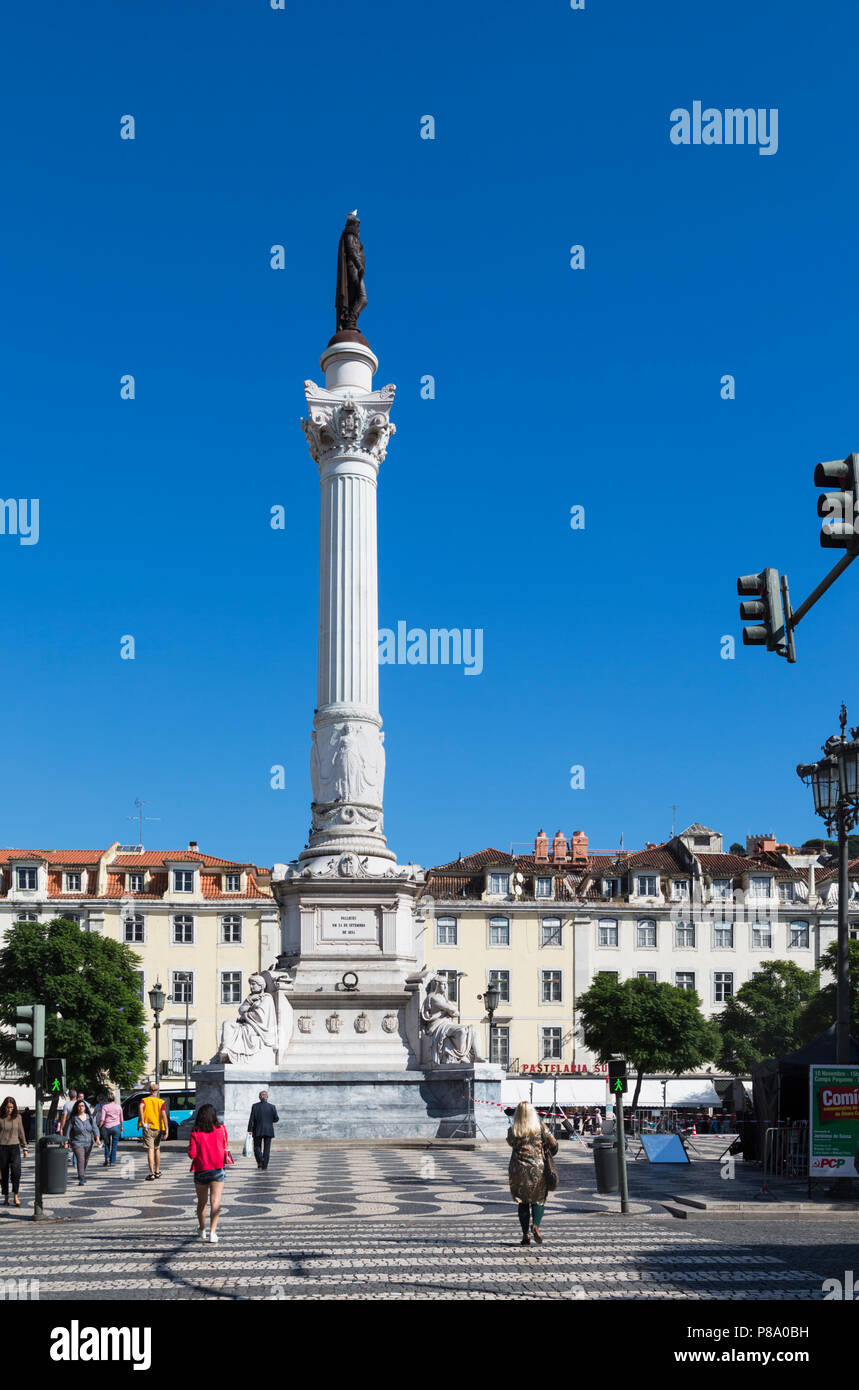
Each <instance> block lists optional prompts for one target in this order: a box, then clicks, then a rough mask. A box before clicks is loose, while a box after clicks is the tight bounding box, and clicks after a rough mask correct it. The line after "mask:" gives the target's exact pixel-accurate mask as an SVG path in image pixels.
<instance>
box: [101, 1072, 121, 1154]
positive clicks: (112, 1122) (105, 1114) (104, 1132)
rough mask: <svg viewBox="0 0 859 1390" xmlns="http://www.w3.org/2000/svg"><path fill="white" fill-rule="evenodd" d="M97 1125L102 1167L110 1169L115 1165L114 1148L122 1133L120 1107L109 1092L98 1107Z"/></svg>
mask: <svg viewBox="0 0 859 1390" xmlns="http://www.w3.org/2000/svg"><path fill="white" fill-rule="evenodd" d="M98 1123H99V1126H100V1127H101V1137H102V1139H103V1140H104V1166H105V1168H107V1167H108V1165H109V1166H110V1167H111V1168H112V1167H113V1166H114V1165H115V1163H116V1146H117V1144H118V1143H119V1136H120V1134H121V1133H122V1106H121V1105H117V1103H116V1101H115V1100H114V1098H113V1094H112V1092H110V1091H109V1092H108V1094H107V1096H106V1098H105V1100H104V1101H103V1102H102V1104H101V1106H100V1107H99V1117H98Z"/></svg>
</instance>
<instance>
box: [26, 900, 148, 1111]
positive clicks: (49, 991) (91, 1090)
mask: <svg viewBox="0 0 859 1390" xmlns="http://www.w3.org/2000/svg"><path fill="white" fill-rule="evenodd" d="M139 963H140V961H139V957H138V956H136V955H135V954H134V953H133V951H130V950H129V948H128V947H127V946H124V945H122V944H121V943H120V942H118V941H112V940H111V939H110V938H109V937H106V936H99V935H97V934H96V933H94V932H84V931H81V929H80V927H79V926H78V924H77V923H76V922H66V921H64V920H63V919H62V918H55V919H54V920H53V921H52V922H16V924H15V925H14V926H13V927H12V929H11V931H10V932H9V933H8V935H7V937H6V941H5V943H4V946H3V948H2V950H0V1021H2V1022H3V1023H6V1024H10V1025H14V1022H15V1008H16V1006H17V1005H18V1004H32V1003H42V1004H44V1005H45V1034H46V1041H45V1049H46V1051H47V1053H48V1055H49V1056H51V1057H65V1058H66V1072H67V1077H68V1083H69V1085H70V1086H78V1087H80V1089H81V1090H83V1091H86V1092H87V1094H88V1095H93V1094H95V1093H96V1092H98V1091H99V1090H101V1089H103V1088H104V1086H105V1085H106V1084H107V1083H108V1082H111V1083H113V1085H115V1086H122V1087H128V1088H130V1087H131V1086H133V1085H135V1084H136V1082H137V1079H138V1077H139V1076H140V1073H141V1072H142V1070H143V1068H144V1066H145V1063H146V1039H145V1034H144V1028H143V1024H144V1015H143V1004H142V1002H141V1000H140V995H139V993H138V991H139V977H138V975H137V974H136V969H137V966H138V965H139ZM58 1015H59V1017H58ZM0 1057H2V1059H3V1061H4V1062H6V1063H7V1064H12V1065H16V1066H18V1067H19V1068H20V1069H21V1070H22V1071H27V1075H28V1078H29V1080H30V1081H32V1080H33V1079H34V1077H33V1068H32V1066H30V1067H29V1070H27V1064H28V1059H27V1058H26V1057H24V1056H21V1055H20V1054H18V1053H16V1051H15V1034H14V1031H13V1032H12V1033H11V1035H10V1034H9V1033H5V1032H2V1033H0Z"/></svg>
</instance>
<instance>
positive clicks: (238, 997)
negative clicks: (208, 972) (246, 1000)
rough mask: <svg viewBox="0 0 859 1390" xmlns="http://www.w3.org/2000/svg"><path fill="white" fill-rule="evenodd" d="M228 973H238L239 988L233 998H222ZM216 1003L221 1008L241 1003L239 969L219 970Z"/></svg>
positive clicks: (240, 974)
mask: <svg viewBox="0 0 859 1390" xmlns="http://www.w3.org/2000/svg"><path fill="white" fill-rule="evenodd" d="M228 975H238V978H239V988H238V993H237V995H236V998H235V999H225V998H224V985H225V982H226V978H227V976H228ZM218 978H219V988H218V1003H219V1004H220V1005H221V1006H222V1008H227V1007H229V1006H230V1005H231V1004H241V1002H242V972H241V970H221V971H219V977H218Z"/></svg>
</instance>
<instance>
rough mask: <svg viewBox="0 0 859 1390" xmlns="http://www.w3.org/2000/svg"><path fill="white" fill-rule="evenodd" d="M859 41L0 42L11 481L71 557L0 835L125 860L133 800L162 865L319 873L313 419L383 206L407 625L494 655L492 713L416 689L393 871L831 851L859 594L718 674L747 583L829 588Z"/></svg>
mask: <svg viewBox="0 0 859 1390" xmlns="http://www.w3.org/2000/svg"><path fill="white" fill-rule="evenodd" d="M750 9H751V10H753V13H750V12H749V11H750ZM857 32H859V23H858V22H857V16H856V13H855V7H853V6H850V5H848V4H847V3H841V4H831V5H829V6H827V7H826V8H825V10H824V11H823V12H821V11H820V10H819V9H818V10H815V9H813V8H811V7H809V6H808V5H807V4H802V5H800V4H798V3H795V0H789V2H788V3H785V0H779V3H776V2H775V0H758V3H756V4H755V5H754V6H753V7H749V6H748V4H747V3H741V0H727V2H726V3H723V4H721V5H720V6H718V7H717V8H715V7H712V6H678V5H676V4H672V5H668V4H664V3H653V4H641V3H632V0H586V8H585V10H583V11H571V10H570V8H569V5H568V4H567V3H566V0H552V3H548V0H537V3H534V4H532V5H527V6H526V5H522V4H513V3H510V0H500V3H493V4H491V5H490V4H478V5H474V6H471V7H468V6H462V5H460V4H453V3H449V0H437V3H434V4H433V5H432V6H413V5H409V6H406V5H403V4H402V0H399V3H395V0H390V3H373V4H367V5H361V6H353V5H346V4H345V3H343V0H336V3H335V0H315V3H314V4H313V5H309V4H306V3H298V2H297V0H287V7H286V10H285V11H273V10H272V9H271V8H270V4H269V0H207V3H206V4H202V3H190V0H169V3H168V0H148V3H147V4H145V5H144V4H142V3H140V0H132V3H128V4H123V5H121V6H117V5H115V4H109V3H106V2H102V3H98V2H97V3H91V4H89V5H87V6H85V7H79V6H76V7H68V6H63V5H60V4H58V3H56V2H55V0H50V3H48V4H46V5H42V6H39V7H37V8H35V9H32V11H31V12H30V13H26V12H25V11H24V10H23V9H19V10H18V12H17V13H16V14H15V15H10V16H8V17H7V19H6V22H5V40H6V41H5V50H6V52H5V62H4V80H3V83H2V94H0V103H2V106H1V107H0V109H2V115H3V125H4V130H5V132H6V136H5V139H4V163H5V168H4V170H3V181H4V191H5V194H6V207H7V211H6V216H5V217H4V223H3V232H2V237H3V240H4V242H5V247H4V250H5V255H4V256H3V258H2V263H3V264H2V270H0V277H2V283H0V292H2V299H3V303H4V308H5V313H4V320H5V332H4V334H3V338H2V348H0V351H2V357H3V361H2V379H3V386H4V397H5V400H4V410H3V415H4V431H3V432H4V436H5V438H4V445H5V447H4V450H3V461H4V466H3V485H2V489H0V492H2V496H3V497H4V498H9V497H24V498H38V499H39V502H40V534H39V541H38V544H37V545H32V546H22V545H20V544H19V542H18V539H17V538H16V537H14V536H10V535H2V536H0V577H1V578H2V585H3V592H4V594H5V618H6V622H5V643H4V651H5V656H6V661H5V680H4V682H3V691H4V703H5V719H4V726H5V731H6V737H5V748H4V754H5V756H4V771H5V796H4V797H3V805H2V815H0V842H2V843H4V844H13V845H56V846H72V845H79V846H85V847H91V846H92V847H94V846H100V845H104V844H107V843H109V842H110V841H111V840H113V839H122V840H126V839H128V840H129V842H130V841H132V840H133V839H134V838H135V832H134V827H133V826H132V825H130V824H129V823H128V822H127V821H126V820H125V817H126V816H127V815H131V814H133V812H134V806H133V801H134V798H135V797H138V796H139V797H143V798H146V799H148V800H149V801H150V803H151V804H150V805H149V806H147V808H146V810H147V812H149V813H150V814H152V815H157V816H159V817H160V823H153V824H152V825H150V826H149V827H147V830H146V834H145V842H146V844H147V846H149V847H152V848H154V847H157V846H161V845H163V846H171V847H172V846H177V845H182V844H184V843H186V842H187V840H188V839H190V838H195V839H197V840H198V841H199V843H200V845H201V847H202V848H204V849H206V850H208V851H210V852H213V853H215V854H220V855H224V856H227V857H231V858H236V859H253V860H256V861H257V862H259V863H271V862H273V861H277V860H287V859H290V858H292V857H293V856H294V855H295V854H296V853H297V852H298V851H299V850H300V849H301V848H302V846H303V844H304V840H305V835H306V830H307V826H308V824H309V801H310V786H309V774H308V755H309V746H310V723H311V717H312V711H313V706H314V703H315V662H316V653H315V642H316V602H317V568H316V567H317V546H318V500H319V499H318V478H317V475H316V469H315V466H314V465H313V463H312V461H311V460H310V457H309V455H308V453H307V450H306V446H305V441H304V438H303V435H302V433H301V430H300V428H299V423H298V422H299V419H300V417H301V414H302V413H303V408H304V400H303V393H302V383H303V381H304V379H305V378H306V377H313V378H314V379H316V380H317V381H318V380H320V379H321V376H320V371H319V366H318V358H319V354H320V352H321V351H322V349H323V347H324V346H325V343H326V342H327V340H328V338H329V336H330V335H331V333H332V332H333V328H334V324H333V307H332V301H333V293H334V270H335V259H336V248H337V238H338V236H339V233H340V229H341V226H342V222H343V215H344V213H345V212H346V211H348V210H349V209H350V208H352V207H355V206H357V207H358V209H359V212H360V215H361V219H362V236H363V240H364V246H365V251H366V256H367V277H366V280H367V291H368V296H369V305H368V308H367V309H366V310H365V312H364V314H363V316H362V320H361V327H362V329H363V331H364V332H365V333H366V334H367V336H368V337H369V339H370V341H371V343H372V345H373V347H374V349H375V351H376V353H377V355H378V357H379V359H380V364H381V365H380V370H379V374H378V376H377V378H376V384H377V385H382V384H384V383H385V382H387V381H394V382H396V383H397V386H398V399H397V402H396V404H395V407H394V413H393V418H394V419H395V421H396V424H397V430H398V433H397V436H396V438H395V439H394V440H393V442H392V444H391V447H390V449H389V453H388V457H387V460H386V461H385V463H384V464H383V467H382V471H381V475H380V492H379V517H380V623H381V624H382V625H383V626H390V627H395V626H396V623H397V622H398V621H400V620H405V621H407V622H408V624H409V626H414V627H424V628H430V627H433V626H437V627H459V628H482V629H483V631H484V649H485V654H484V671H483V674H482V675H481V676H479V677H467V676H465V675H464V673H463V671H462V670H461V669H457V668H451V667H448V668H443V667H429V666H427V667H420V666H414V667H413V666H385V667H383V668H382V672H381V675H382V687H381V688H382V713H383V717H384V721H385V727H386V731H387V733H386V743H387V750H388V777H387V786H386V829H387V833H388V839H389V843H390V844H391V845H392V847H393V848H394V849H395V850H396V851H397V853H398V854H399V856H400V858H401V859H402V860H407V859H411V860H414V861H417V862H422V863H424V864H433V863H439V862H444V861H445V860H447V859H450V858H453V857H454V856H455V855H456V854H457V853H458V852H459V851H460V850H461V851H462V852H464V853H465V852H468V851H469V850H473V849H477V848H481V847H483V846H485V845H488V844H494V845H496V846H498V847H500V848H508V847H509V845H510V843H511V841H516V842H519V841H527V840H529V839H532V838H533V835H534V834H535V832H536V831H537V830H538V829H539V828H540V827H541V826H542V827H544V828H545V829H546V830H547V831H549V832H550V833H551V832H553V831H555V830H556V829H557V828H559V827H561V828H563V829H564V830H565V831H566V832H567V833H569V832H571V831H572V830H573V829H583V830H585V831H587V833H588V835H589V836H590V841H591V844H592V846H594V847H595V848H603V849H611V848H613V847H614V846H616V845H617V842H618V837H619V835H620V833H621V832H623V835H624V843H625V845H626V846H627V847H632V846H634V845H636V844H639V843H643V842H644V841H645V840H648V839H649V840H661V839H663V838H665V837H666V836H667V835H668V834H669V833H670V829H671V814H672V813H671V807H672V804H676V805H677V820H678V827H682V826H684V825H686V824H687V823H688V822H690V821H692V820H701V821H703V822H705V823H707V824H709V825H712V826H714V827H716V828H717V829H720V830H721V831H722V832H723V833H724V834H725V836H726V845H727V843H728V842H730V841H731V840H733V839H737V838H739V839H742V838H744V836H745V834H746V833H747V832H751V831H758V830H764V829H773V830H775V832H776V834H777V835H778V836H779V837H783V838H788V839H792V840H794V841H796V842H798V841H800V840H801V839H803V838H805V837H806V836H809V835H812V834H818V833H820V827H819V822H817V821H815V818H814V816H813V815H812V814H811V811H810V797H809V793H808V792H807V791H806V790H805V789H804V788H803V787H802V786H801V785H800V783H799V781H798V780H797V778H796V776H795V772H794V767H795V764H796V763H797V762H798V761H801V760H805V759H808V758H811V757H813V756H815V754H816V752H817V750H818V747H819V745H820V743H821V742H822V741H823V739H824V738H825V737H826V736H827V735H828V734H829V733H830V732H833V731H834V730H835V727H836V716H837V710H838V706H839V703H840V701H841V700H842V699H845V700H846V701H847V703H848V706H850V705H851V702H852V710H851V713H852V717H853V719H854V720H857V721H859V690H857V688H856V687H857V681H856V664H857V663H856V624H855V618H854V614H855V611H856V583H857V576H856V574H855V573H854V571H852V570H851V571H850V572H848V574H846V575H845V576H844V577H843V578H842V579H841V580H840V581H839V582H838V584H837V585H836V587H835V588H834V589H833V590H832V591H831V592H830V594H828V595H827V596H826V597H825V598H824V599H823V600H822V602H821V603H820V605H819V606H818V607H817V608H815V609H814V610H813V611H812V613H811V614H810V615H809V616H808V617H807V618H806V620H805V621H804V622H803V624H802V625H801V626H800V628H799V630H798V633H797V643H798V652H799V661H798V663H797V664H796V665H795V666H790V667H789V666H788V665H787V664H786V663H785V662H784V661H781V660H779V659H778V658H777V657H776V656H774V655H770V654H767V653H764V652H763V651H761V650H753V649H744V648H742V646H739V645H738V650H737V655H736V660H734V661H724V660H722V659H721V657H720V639H721V637H722V635H723V634H727V633H732V634H734V635H735V636H736V637H737V640H738V643H739V630H740V624H739V618H738V607H737V604H738V600H737V597H736V593H735V581H736V577H737V575H738V574H740V573H747V572H750V571H755V570H759V569H761V568H763V566H764V565H766V564H771V565H774V566H776V567H778V568H781V569H782V570H787V573H788V575H789V578H790V583H791V594H792V597H793V599H794V603H795V605H796V604H798V602H799V600H800V599H801V598H803V597H804V596H805V594H806V593H807V592H808V591H809V590H810V588H811V587H813V585H814V584H815V583H816V582H817V580H818V579H819V578H820V577H821V576H822V575H823V574H824V572H825V571H826V570H827V569H828V568H829V567H830V565H831V564H832V563H834V562H835V560H837V558H838V553H836V552H826V551H823V550H821V548H820V547H819V544H818V541H817V533H818V528H819V524H820V523H819V521H818V518H817V516H816V501H815V499H816V496H817V492H816V490H815V488H814V486H813V483H812V473H813V469H814V465H815V463H816V462H817V461H818V460H820V459H829V458H836V457H841V456H843V455H844V454H845V453H846V452H847V451H848V450H850V449H851V448H857V447H859V436H857V421H856V417H855V404H856V401H855V398H856V375H857V360H856V345H855V333H853V332H852V331H851V330H852V329H853V325H854V323H855V319H856V310H857V281H856V273H855V249H854V248H855V227H856V225H857V213H858V212H859V209H857V181H856V177H855V168H856V157H855V151H856V143H857V124H859V117H857V113H856V105H855V95H854V92H853V90H852V87H851V83H850V81H849V80H848V76H847V75H849V73H850V72H851V71H852V69H853V66H854V65H855V56H856V40H857ZM695 100H702V101H703V103H704V105H705V106H713V107H716V108H719V109H724V108H727V107H735V106H740V107H748V106H753V107H755V108H758V107H760V108H777V109H778V112H779V147H778V151H777V153H776V154H775V155H772V156H769V157H764V156H761V155H760V154H759V153H758V151H757V149H755V148H749V147H742V148H741V147H736V146H735V147H733V148H729V147H726V146H712V147H704V146H697V147H696V146H692V147H678V146H675V145H673V144H672V143H671V142H670V140H669V129H670V119H669V117H670V113H671V111H672V110H673V109H675V108H678V107H686V108H691V106H692V103H693V101H695ZM128 113H130V114H133V115H134V117H135V121H136V138H135V140H134V141H133V142H132V141H123V140H120V138H119V134H120V118H121V116H123V115H125V114H128ZM426 114H431V115H433V116H434V118H435V121H436V138H435V140H433V141H428V140H422V139H420V138H419V123H420V118H421V117H422V116H424V115H426ZM276 243H282V244H283V245H285V247H286V257H287V269H286V270H285V271H283V272H276V271H273V270H271V269H270V267H269V248H270V247H271V246H272V245H273V244H276ZM573 244H582V245H584V247H585V252H586V269H585V270H584V271H573V270H571V269H570V266H569V259H570V257H569V248H570V246H571V245H573ZM126 372H131V373H133V374H134V376H135V379H136V392H137V394H136V399H135V400H134V401H133V402H126V401H121V400H120V395H119V382H120V377H121V376H122V375H123V373H126ZM427 373H430V374H432V375H433V376H434V377H435V379H436V390H437V394H436V398H435V399H434V400H422V399H421V396H420V381H421V377H422V376H423V375H424V374H427ZM725 373H730V374H732V375H734V377H735V379H736V399H735V400H733V401H724V400H722V399H721V397H720V380H721V377H722V375H723V374H725ZM278 503H280V504H283V505H284V506H285V507H286V527H285V530H283V531H272V530H271V528H270V526H269V512H270V508H271V506H273V505H275V504H278ZM576 504H581V505H583V506H584V507H585V509H586V513H585V515H586V525H585V529H584V531H580V532H573V531H571V529H570V525H569V516H570V508H571V507H572V506H573V505H576ZM124 634H132V635H133V636H134V637H135V641H136V659H135V660H134V661H122V660H120V639H121V637H122V636H123V635H124ZM274 764H282V765H283V766H284V767H285V769H286V787H285V789H284V790H279V791H275V790H272V789H271V788H270V785H269V769H270V767H271V766H272V765H274ZM574 764H580V765H583V766H584V768H585V774H586V784H585V789H584V790H576V791H574V790H572V789H571V788H570V785H569V782H570V777H569V769H570V767H571V766H572V765H574Z"/></svg>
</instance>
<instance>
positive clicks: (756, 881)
mask: <svg viewBox="0 0 859 1390" xmlns="http://www.w3.org/2000/svg"><path fill="white" fill-rule="evenodd" d="M772 890H773V881H772V879H771V878H769V877H767V878H757V877H755V876H754V875H753V876H752V877H751V878H750V879H749V897H750V898H771V897H772Z"/></svg>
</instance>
